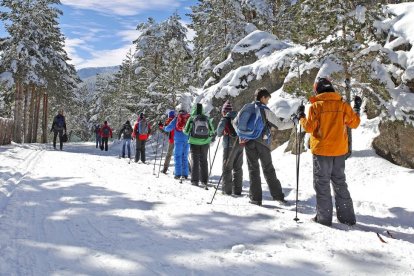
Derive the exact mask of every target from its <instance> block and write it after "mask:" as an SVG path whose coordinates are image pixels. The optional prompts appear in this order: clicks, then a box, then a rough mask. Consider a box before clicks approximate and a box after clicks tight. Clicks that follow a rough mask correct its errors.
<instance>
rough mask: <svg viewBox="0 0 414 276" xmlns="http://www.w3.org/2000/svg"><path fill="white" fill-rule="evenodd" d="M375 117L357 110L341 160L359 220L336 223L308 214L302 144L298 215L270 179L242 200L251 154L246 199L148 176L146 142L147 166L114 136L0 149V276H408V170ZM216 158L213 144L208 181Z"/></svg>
mask: <svg viewBox="0 0 414 276" xmlns="http://www.w3.org/2000/svg"><path fill="white" fill-rule="evenodd" d="M273 98H274V97H272V99H273ZM273 100H274V101H276V100H277V99H276V98H275V99H273ZM287 104H292V103H290V102H288V103H287ZM284 110H288V108H287V107H286V109H284ZM378 123H379V120H378V119H373V120H368V119H367V118H366V117H365V116H363V118H362V124H361V127H360V128H358V129H356V130H354V131H353V135H354V136H353V141H354V144H353V147H354V152H353V156H352V157H351V158H350V159H348V161H347V163H346V166H347V167H346V174H347V182H348V185H349V189H350V192H351V195H352V197H353V200H354V206H355V210H356V213H357V220H358V226H356V227H348V226H345V225H342V224H339V223H338V222H337V221H336V219H335V218H334V224H333V227H331V228H329V227H325V226H322V225H319V224H316V223H314V222H311V220H310V219H311V217H313V216H314V213H315V194H314V191H313V188H312V155H311V154H310V153H309V152H306V153H304V154H302V155H301V159H300V177H299V185H300V186H299V200H300V204H299V209H298V217H299V219H300V223H296V222H295V221H294V220H293V218H294V217H295V206H294V205H291V206H278V205H277V204H276V203H275V202H274V201H271V200H270V199H271V197H270V195H269V193H268V188H267V185H265V184H263V185H262V186H263V189H264V202H263V203H264V206H263V207H259V206H255V205H251V204H249V203H248V187H249V181H248V170H247V165H246V162H245V164H244V168H243V171H244V182H243V186H244V187H243V194H242V197H238V198H235V197H229V196H224V195H222V194H221V193H220V192H218V193H217V195H216V197H215V200H214V202H213V204H212V205H209V204H206V202H207V201H210V200H211V197H212V196H213V193H214V189H213V188H210V189H209V191H205V190H204V189H200V188H198V187H194V186H191V185H189V183H188V182H185V183H183V184H179V183H178V182H177V181H175V180H173V178H172V176H171V173H170V174H169V175H163V174H161V175H160V176H159V178H157V176H156V175H153V171H154V165H153V161H154V154H153V148H152V147H151V142H149V143H148V144H147V145H148V147H147V153H148V155H149V156H148V160H149V164H148V165H146V164H140V163H138V164H135V163H131V164H128V162H127V160H120V159H118V158H116V157H117V155H118V153H119V149H120V145H119V144H118V143H111V144H110V149H109V151H108V152H102V151H100V150H98V149H95V146H94V144H93V143H68V144H65V146H64V151H62V152H61V151H54V150H52V149H51V146H50V145H40V144H34V145H25V144H23V145H19V144H12V145H9V146H1V147H0V164H1V167H0V250H1V252H2V253H1V254H0V275H253V274H254V275H338V274H341V275H412V274H414V264H413V262H412V260H413V258H414V245H413V243H414V223H413V219H412V218H413V216H414V202H413V200H412V195H413V186H412V183H414V170H410V169H407V168H403V167H399V166H396V165H393V164H391V163H389V162H388V161H386V160H384V159H381V158H379V157H378V156H377V155H376V154H375V152H374V151H373V149H372V148H371V142H372V139H373V138H374V137H375V136H377V135H378V133H379V131H378ZM216 143H217V142H216ZM160 146H161V145H160ZM216 146H217V144H213V145H212V146H211V148H212V149H216ZM285 147H286V144H284V145H282V146H281V147H279V148H277V149H276V150H275V151H274V152H273V153H272V157H273V162H274V165H275V169H276V173H277V175H278V178H279V179H280V181H281V183H282V186H283V188H284V192H285V194H286V197H287V200H288V201H289V202H291V203H294V202H295V198H296V178H295V175H296V174H295V156H294V155H292V154H290V153H285V152H284V149H285ZM159 149H160V150H161V147H160V148H159ZM221 156H222V149H221V146H220V147H219V151H218V154H217V158H216V162H215V164H214V166H213V173H212V180H213V184H216V183H217V181H218V179H219V177H220V174H221V160H222V157H221ZM212 157H213V156H212ZM158 162H159V161H157V165H156V167H155V169H156V170H155V172H156V174H157V173H158V164H159V163H158ZM170 170H172V167H170ZM262 179H263V178H262ZM263 181H264V179H263ZM386 230H389V231H390V232H391V233H392V234H393V235H394V236H395V238H396V239H391V238H389V237H387V235H386V234H385V232H386ZM375 232H378V233H380V234H382V235H383V237H384V239H385V241H386V242H387V243H382V242H380V240H379V239H378V237H377V236H376V233H375Z"/></svg>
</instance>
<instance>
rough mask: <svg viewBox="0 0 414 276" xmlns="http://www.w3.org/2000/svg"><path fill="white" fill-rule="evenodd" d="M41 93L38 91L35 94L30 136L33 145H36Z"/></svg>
mask: <svg viewBox="0 0 414 276" xmlns="http://www.w3.org/2000/svg"><path fill="white" fill-rule="evenodd" d="M41 92H42V90H38V91H37V92H36V109H35V113H34V127H33V135H32V142H33V143H37V133H38V130H39V113H40V99H41V97H42V94H41Z"/></svg>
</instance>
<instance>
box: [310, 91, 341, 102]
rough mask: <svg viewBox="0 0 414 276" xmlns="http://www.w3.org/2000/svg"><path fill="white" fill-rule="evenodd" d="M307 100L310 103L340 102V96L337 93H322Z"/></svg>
mask: <svg viewBox="0 0 414 276" xmlns="http://www.w3.org/2000/svg"><path fill="white" fill-rule="evenodd" d="M309 100H310V102H311V103H314V102H318V101H341V100H342V96H341V95H340V94H339V93H337V92H324V93H321V94H318V95H316V96H313V97H311V98H310V99H309Z"/></svg>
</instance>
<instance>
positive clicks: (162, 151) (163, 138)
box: [157, 134, 166, 178]
mask: <svg viewBox="0 0 414 276" xmlns="http://www.w3.org/2000/svg"><path fill="white" fill-rule="evenodd" d="M165 136H166V135H164V134H162V149H161V158H160V165H159V166H158V175H157V178H159V177H160V172H161V163H162V155H163V154H164V145H165Z"/></svg>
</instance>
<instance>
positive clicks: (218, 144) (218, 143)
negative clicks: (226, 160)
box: [208, 136, 221, 179]
mask: <svg viewBox="0 0 414 276" xmlns="http://www.w3.org/2000/svg"><path fill="white" fill-rule="evenodd" d="M220 142H221V136H220V137H219V140H218V142H217V147H216V151H215V152H214V156H213V163H212V164H211V166H210V171H209V173H208V179H210V176H211V171H212V170H213V165H214V161H215V160H216V155H217V150H218V148H219V146H220Z"/></svg>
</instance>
